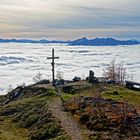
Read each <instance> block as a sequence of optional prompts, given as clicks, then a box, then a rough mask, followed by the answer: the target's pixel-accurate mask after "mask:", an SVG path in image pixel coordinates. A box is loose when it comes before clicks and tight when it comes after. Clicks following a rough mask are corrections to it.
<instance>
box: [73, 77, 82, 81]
mask: <svg viewBox="0 0 140 140" xmlns="http://www.w3.org/2000/svg"><path fill="white" fill-rule="evenodd" d="M72 80H73V82H78V81H80V80H81V78H80V77H77V76H75V77H74V78H73V79H72Z"/></svg>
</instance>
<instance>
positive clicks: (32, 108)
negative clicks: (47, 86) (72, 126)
mask: <svg viewBox="0 0 140 140" xmlns="http://www.w3.org/2000/svg"><path fill="white" fill-rule="evenodd" d="M54 97H56V91H54V90H52V89H51V90H48V92H44V93H41V94H37V95H35V96H34V95H33V96H32V95H31V96H25V97H22V98H20V99H17V100H15V101H12V102H10V103H9V104H7V105H4V106H1V107H0V140H43V139H46V138H47V139H56V140H66V139H67V135H66V133H65V132H64V130H63V129H62V128H61V126H60V124H59V123H60V122H59V121H58V120H57V119H56V118H54V117H53V116H52V114H51V112H50V111H49V109H48V105H47V103H48V101H49V100H51V99H52V98H54Z"/></svg>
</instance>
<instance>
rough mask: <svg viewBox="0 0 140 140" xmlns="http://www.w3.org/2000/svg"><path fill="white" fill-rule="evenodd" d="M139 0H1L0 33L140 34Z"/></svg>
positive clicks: (18, 35)
mask: <svg viewBox="0 0 140 140" xmlns="http://www.w3.org/2000/svg"><path fill="white" fill-rule="evenodd" d="M139 6H140V1H139V0H123V1H122V0H105V1H103V0H83V1H81V0H59V1H58V0H51V1H50V0H10V1H5V0H0V9H1V12H0V29H1V31H0V36H1V37H5V38H27V37H29V38H49V39H73V38H75V37H80V36H87V37H105V36H108V37H117V38H138V39H139V37H140V15H139V13H140V10H139Z"/></svg>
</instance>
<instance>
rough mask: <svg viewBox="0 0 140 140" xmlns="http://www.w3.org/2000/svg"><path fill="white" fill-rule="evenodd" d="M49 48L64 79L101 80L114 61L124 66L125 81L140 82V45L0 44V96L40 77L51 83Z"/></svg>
mask: <svg viewBox="0 0 140 140" xmlns="http://www.w3.org/2000/svg"><path fill="white" fill-rule="evenodd" d="M52 48H54V49H55V56H59V57H60V59H58V60H55V63H56V65H55V68H56V73H57V71H61V73H63V77H64V79H68V80H71V79H72V78H73V77H75V76H80V77H81V78H82V79H85V78H86V77H87V76H88V73H89V70H93V71H94V72H95V76H102V74H103V69H105V67H106V65H107V64H108V63H110V61H112V60H113V59H115V60H116V62H123V63H124V66H125V67H126V70H127V74H128V80H134V81H136V82H140V56H139V55H140V45H134V46H67V45H62V44H61V45H59V44H30V43H29V44H24V43H1V44H0V94H5V93H6V92H7V90H8V88H9V87H13V88H15V87H16V86H17V85H21V84H23V83H26V85H28V84H32V83H33V77H34V76H35V75H36V74H37V73H38V72H40V73H42V78H43V79H50V80H51V69H52V68H51V60H48V59H47V57H50V56H51V54H52V52H51V51H52Z"/></svg>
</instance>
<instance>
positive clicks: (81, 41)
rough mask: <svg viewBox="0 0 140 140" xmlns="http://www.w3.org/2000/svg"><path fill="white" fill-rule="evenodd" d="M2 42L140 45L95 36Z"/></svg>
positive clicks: (134, 42)
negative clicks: (74, 38) (68, 39)
mask: <svg viewBox="0 0 140 140" xmlns="http://www.w3.org/2000/svg"><path fill="white" fill-rule="evenodd" d="M0 43H42V44H49V43H59V44H67V45H72V46H76V45H84V46H108V45H111V46H118V45H138V44H140V41H138V40H134V39H133V40H132V39H130V40H118V39H115V38H93V39H88V38H86V37H83V38H79V39H76V40H73V41H63V40H47V39H40V40H33V39H0Z"/></svg>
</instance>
